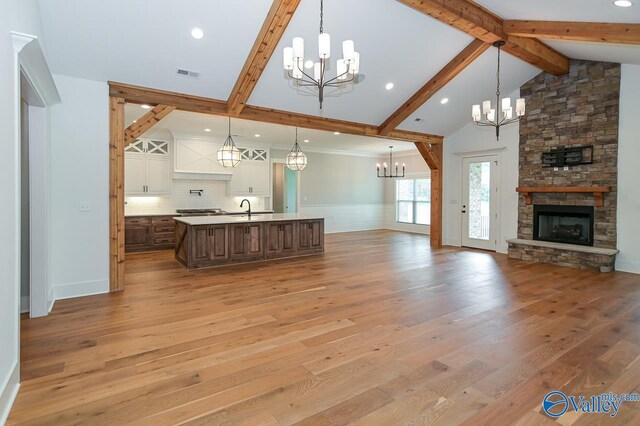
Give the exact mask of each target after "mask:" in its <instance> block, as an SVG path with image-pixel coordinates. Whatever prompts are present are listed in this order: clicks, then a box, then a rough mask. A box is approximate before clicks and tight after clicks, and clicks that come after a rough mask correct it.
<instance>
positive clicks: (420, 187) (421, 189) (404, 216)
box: [396, 179, 431, 225]
mask: <svg viewBox="0 0 640 426" xmlns="http://www.w3.org/2000/svg"><path fill="white" fill-rule="evenodd" d="M396 220H397V222H398V223H415V224H417V225H429V224H431V179H398V180H397V181H396Z"/></svg>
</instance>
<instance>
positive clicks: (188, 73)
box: [178, 68, 200, 78]
mask: <svg viewBox="0 0 640 426" xmlns="http://www.w3.org/2000/svg"><path fill="white" fill-rule="evenodd" d="M178 75H183V76H185V77H193V78H198V77H199V76H200V73H199V72H198V71H191V70H186V69H184V68H178Z"/></svg>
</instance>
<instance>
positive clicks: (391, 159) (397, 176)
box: [376, 145, 404, 179]
mask: <svg viewBox="0 0 640 426" xmlns="http://www.w3.org/2000/svg"><path fill="white" fill-rule="evenodd" d="M392 164H393V145H392V146H390V147H389V165H392ZM382 166H383V168H384V172H383V174H380V163H378V164H376V168H377V169H378V177H379V178H387V179H390V178H403V177H404V163H403V164H402V175H400V174H399V173H398V163H396V164H395V169H396V170H395V173H394V172H393V171H392V170H391V168H389V174H388V175H387V163H382Z"/></svg>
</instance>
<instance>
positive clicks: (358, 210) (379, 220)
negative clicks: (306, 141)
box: [271, 147, 384, 233]
mask: <svg viewBox="0 0 640 426" xmlns="http://www.w3.org/2000/svg"><path fill="white" fill-rule="evenodd" d="M303 148H304V147H303ZM305 153H306V155H307V157H308V159H309V163H308V165H307V167H306V168H305V169H304V170H302V171H301V172H300V200H299V203H300V210H299V211H300V213H306V214H314V215H316V214H317V215H322V216H323V217H324V218H325V221H324V222H325V232H327V233H332V232H348V231H364V230H369V229H382V228H384V189H383V182H382V179H378V178H377V177H376V174H375V173H376V163H377V162H378V161H379V160H378V158H377V157H368V156H361V155H349V154H344V155H343V154H331V153H320V152H309V151H306V152H305ZM287 154H288V151H282V150H275V149H274V150H271V157H272V158H276V159H277V158H281V159H284V158H285V157H286V155H287Z"/></svg>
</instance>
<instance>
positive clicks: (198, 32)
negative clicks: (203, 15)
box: [191, 28, 204, 40]
mask: <svg viewBox="0 0 640 426" xmlns="http://www.w3.org/2000/svg"><path fill="white" fill-rule="evenodd" d="M191 37H193V38H195V39H196V40H200V39H201V38H203V37H204V31H202V30H201V29H200V28H194V29H192V30H191Z"/></svg>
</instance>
